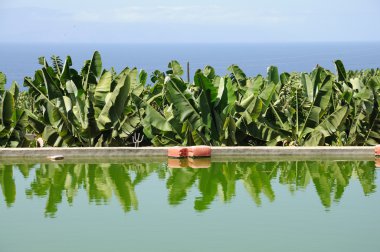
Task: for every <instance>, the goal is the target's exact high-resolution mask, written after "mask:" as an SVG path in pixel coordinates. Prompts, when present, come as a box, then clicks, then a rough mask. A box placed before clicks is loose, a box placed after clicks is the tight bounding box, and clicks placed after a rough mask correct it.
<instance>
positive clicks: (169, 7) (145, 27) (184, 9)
mask: <svg viewBox="0 0 380 252" xmlns="http://www.w3.org/2000/svg"><path fill="white" fill-rule="evenodd" d="M379 11H380V1H379V0H314V1H312V0H272V1H269V0H267V1H264V0H261V1H257V0H234V1H231V0H228V1H227V0H218V1H216V0H192V1H186V2H185V1H178V0H177V1H174V0H161V1H158V0H156V1H154V0H139V1H128V0H124V1H122V0H107V1H95V0H92V1H91V0H80V1H79V0H64V1H61V0H55V1H52V0H32V1H31V0H0V29H1V34H2V35H1V38H0V42H3V43H4V42H5V43H8V42H11V43H13V42H19V43H30V42H49V43H50V42H54V43H78V42H83V43H197V42H199V43H205V42H206V43H229V42H235V43H252V42H321V41H323V42H328V41H380V33H379V32H377V30H378V27H377V26H378V25H379V24H380V15H379Z"/></svg>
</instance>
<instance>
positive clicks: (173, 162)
mask: <svg viewBox="0 0 380 252" xmlns="http://www.w3.org/2000/svg"><path fill="white" fill-rule="evenodd" d="M188 166H189V165H188V160H187V158H186V159H183V158H181V159H179V158H169V159H168V167H169V168H171V169H175V168H187V167H188Z"/></svg>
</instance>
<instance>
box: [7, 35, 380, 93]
mask: <svg viewBox="0 0 380 252" xmlns="http://www.w3.org/2000/svg"><path fill="white" fill-rule="evenodd" d="M94 51H99V52H100V54H101V56H102V61H103V68H105V69H110V68H111V67H114V69H115V70H116V71H117V72H119V71H121V70H122V69H123V68H125V67H127V66H128V67H137V68H138V69H144V70H145V71H147V72H148V74H151V73H152V72H153V71H154V70H156V69H158V70H160V71H166V70H167V65H168V63H169V61H171V60H178V61H179V62H180V63H181V64H182V65H183V67H185V64H186V63H187V62H190V75H192V74H193V73H194V72H195V71H196V69H202V68H204V67H205V66H207V65H211V66H212V67H214V68H215V71H216V73H217V74H218V75H226V74H228V71H227V68H228V67H229V66H230V65H232V64H237V65H239V66H240V67H241V68H242V69H243V71H244V72H245V73H246V74H247V75H248V76H253V75H257V74H262V75H266V69H267V67H269V66H271V65H274V66H277V67H278V68H279V71H280V72H310V71H312V69H313V68H314V67H315V66H316V65H317V64H318V65H321V66H323V67H325V68H327V69H329V70H332V71H334V64H333V61H334V60H337V59H340V60H342V61H343V63H344V64H345V66H346V68H347V69H348V70H361V69H369V68H379V67H380V60H379V58H380V41H379V42H376V41H365V42H268V43H264V42H254V43H48V42H45V43H4V42H0V71H1V72H3V73H5V74H6V76H7V80H8V82H7V86H9V85H10V84H11V82H12V81H16V82H18V83H19V84H20V85H22V83H23V79H24V77H26V76H29V77H33V75H34V72H35V71H36V70H37V69H39V68H40V67H41V66H40V65H39V64H38V58H39V57H41V56H44V57H46V58H47V59H50V57H51V56H52V55H57V56H60V57H61V59H62V60H65V58H66V56H68V55H70V56H71V58H72V61H73V67H74V68H76V69H78V70H79V69H80V68H81V67H82V65H83V62H84V61H85V60H87V59H91V57H92V54H93V52H94Z"/></svg>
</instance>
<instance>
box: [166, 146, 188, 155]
mask: <svg viewBox="0 0 380 252" xmlns="http://www.w3.org/2000/svg"><path fill="white" fill-rule="evenodd" d="M187 155H188V154H187V148H186V147H182V146H175V147H170V148H169V149H168V157H173V158H183V157H187Z"/></svg>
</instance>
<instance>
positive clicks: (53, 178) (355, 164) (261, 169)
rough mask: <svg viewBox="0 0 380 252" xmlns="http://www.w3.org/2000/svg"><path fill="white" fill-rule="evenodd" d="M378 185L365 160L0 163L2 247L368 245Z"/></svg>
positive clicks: (379, 205)
mask: <svg viewBox="0 0 380 252" xmlns="http://www.w3.org/2000/svg"><path fill="white" fill-rule="evenodd" d="M168 166H170V167H168ZM181 166H184V167H186V168H181ZM191 167H193V168H191ZM207 167H209V168H207ZM379 183H380V180H379V169H376V168H375V163H374V162H373V161H273V162H253V161H245V162H220V161H218V162H210V160H200V161H195V162H194V161H181V162H180V161H176V160H174V161H169V162H150V163H139V162H126V163H101V164H88V163H75V164H63V163H50V164H28V163H26V164H17V165H16V164H4V163H3V164H0V185H1V191H2V193H0V223H1V228H0V251H6V252H12V251H20V252H21V251H23V252H24V251H36V252H37V251H39V252H40V251H254V250H255V251H256V250H257V251H358V250H362V251H378V245H379V242H378V234H379V233H380V226H379V225H380V215H379V212H380V197H379V192H378V190H377V187H378V185H379Z"/></svg>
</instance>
